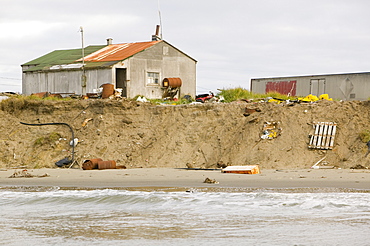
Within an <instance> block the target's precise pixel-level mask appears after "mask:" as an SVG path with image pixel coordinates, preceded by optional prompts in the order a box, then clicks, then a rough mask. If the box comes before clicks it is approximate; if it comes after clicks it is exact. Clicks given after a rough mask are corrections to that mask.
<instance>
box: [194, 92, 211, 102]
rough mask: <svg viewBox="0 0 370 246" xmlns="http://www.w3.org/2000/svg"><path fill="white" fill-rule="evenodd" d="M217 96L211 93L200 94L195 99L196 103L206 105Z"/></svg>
mask: <svg viewBox="0 0 370 246" xmlns="http://www.w3.org/2000/svg"><path fill="white" fill-rule="evenodd" d="M214 96H215V95H214V94H213V92H211V91H210V92H209V94H199V95H197V96H196V97H195V101H196V102H201V103H205V102H207V101H209V100H211V99H212V98H213V97H214Z"/></svg>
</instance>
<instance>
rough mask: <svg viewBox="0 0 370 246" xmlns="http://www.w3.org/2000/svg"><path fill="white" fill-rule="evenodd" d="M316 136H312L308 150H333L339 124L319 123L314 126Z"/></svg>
mask: <svg viewBox="0 0 370 246" xmlns="http://www.w3.org/2000/svg"><path fill="white" fill-rule="evenodd" d="M314 129H315V131H314V134H312V135H311V139H310V143H309V145H308V148H310V149H333V146H334V139H335V133H336V130H337V123H335V122H318V123H316V124H315V126H314Z"/></svg>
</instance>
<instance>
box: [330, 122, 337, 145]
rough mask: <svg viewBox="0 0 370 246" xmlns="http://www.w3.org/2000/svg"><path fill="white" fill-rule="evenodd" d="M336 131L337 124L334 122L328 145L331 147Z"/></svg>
mask: <svg viewBox="0 0 370 246" xmlns="http://www.w3.org/2000/svg"><path fill="white" fill-rule="evenodd" d="M336 131H337V124H336V123H334V125H333V131H332V137H331V141H330V145H329V146H330V148H331V149H332V148H333V146H334V139H335V133H336Z"/></svg>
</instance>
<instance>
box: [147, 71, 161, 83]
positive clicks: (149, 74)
mask: <svg viewBox="0 0 370 246" xmlns="http://www.w3.org/2000/svg"><path fill="white" fill-rule="evenodd" d="M153 75H157V76H153ZM160 78H161V74H160V73H159V72H153V71H150V72H149V71H147V72H146V84H147V85H159V84H160ZM156 80H157V82H156Z"/></svg>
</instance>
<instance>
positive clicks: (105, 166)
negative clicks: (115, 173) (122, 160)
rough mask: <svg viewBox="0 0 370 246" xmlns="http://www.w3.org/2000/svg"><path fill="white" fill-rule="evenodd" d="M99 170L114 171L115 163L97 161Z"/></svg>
mask: <svg viewBox="0 0 370 246" xmlns="http://www.w3.org/2000/svg"><path fill="white" fill-rule="evenodd" d="M98 168H99V170H102V169H116V162H115V161H99V162H98Z"/></svg>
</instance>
